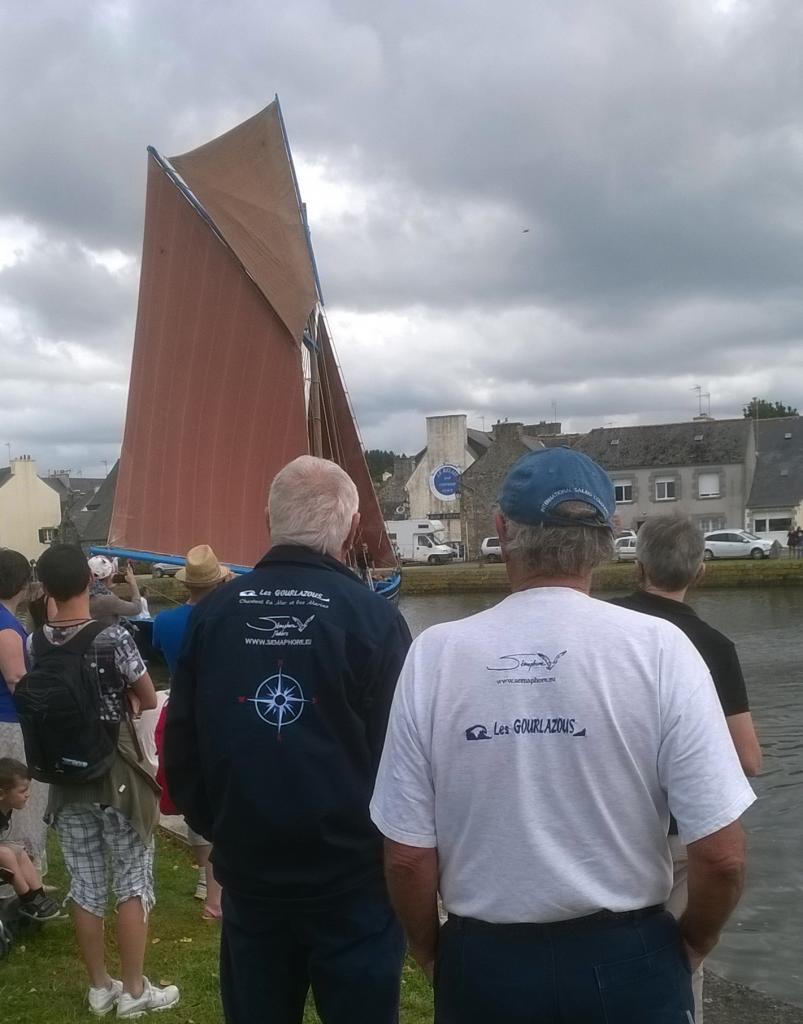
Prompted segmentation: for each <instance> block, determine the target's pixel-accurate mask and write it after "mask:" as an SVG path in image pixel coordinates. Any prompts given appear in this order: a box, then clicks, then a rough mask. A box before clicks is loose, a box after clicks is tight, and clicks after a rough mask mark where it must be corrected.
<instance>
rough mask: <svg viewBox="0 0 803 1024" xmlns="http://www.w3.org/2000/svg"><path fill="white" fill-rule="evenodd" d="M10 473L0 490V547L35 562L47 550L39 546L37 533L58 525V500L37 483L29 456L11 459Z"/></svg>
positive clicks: (42, 481) (40, 481)
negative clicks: (11, 549)
mask: <svg viewBox="0 0 803 1024" xmlns="http://www.w3.org/2000/svg"><path fill="white" fill-rule="evenodd" d="M11 473H12V475H11V477H10V478H9V479H8V480H6V482H5V483H4V484H3V485H2V487H0V547H3V548H13V549H14V550H15V551H21V552H22V554H23V555H25V557H26V558H38V557H39V555H41V554H42V552H43V551H44V550H45V549H46V548H47V547H48V545H47V544H42V543H41V542H40V540H39V530H40V529H41V528H42V527H44V526H51V527H54V528H55V527H58V525H59V523H60V522H61V503H60V502H59V496H58V494H57V493H56V492H55V491H54V490H53V488H52V487H49V486H48V485H47V484H46V483H45V482H44V480H40V479H39V477H38V476H37V473H36V463H35V462H34V461H33V459H31V458H30V456H22V457H21V458H19V459H13V460H12V462H11Z"/></svg>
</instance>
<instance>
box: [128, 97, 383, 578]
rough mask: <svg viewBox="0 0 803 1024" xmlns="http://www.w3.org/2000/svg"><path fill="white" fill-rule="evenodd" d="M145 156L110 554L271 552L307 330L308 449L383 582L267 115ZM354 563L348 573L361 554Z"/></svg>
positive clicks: (302, 433) (368, 497)
mask: <svg viewBox="0 0 803 1024" xmlns="http://www.w3.org/2000/svg"><path fill="white" fill-rule="evenodd" d="M150 153H151V155H150V159H149V165H148V193H147V202H146V213H145V237H144V242H143V253H142V272H141V279H140V294H139V311H138V316H137V328H136V338H135V344H134V357H133V365H132V369H131V384H130V391H129V397H128V412H127V416H126V426H125V435H124V440H123V451H122V455H121V457H120V469H119V482H118V487H117V493H116V497H115V503H114V511H113V514H112V523H111V528H110V534H109V547H110V548H111V549H115V551H114V553H122V552H123V551H130V552H137V553H152V554H157V555H165V556H181V555H183V554H184V553H185V552H186V551H187V550H188V549H189V548H190V547H192V546H193V545H195V544H200V543H208V544H211V545H212V547H213V548H214V549H215V551H216V553H217V555H218V557H219V558H220V559H221V560H222V561H223V562H226V563H229V564H232V565H251V564H253V563H254V561H255V560H256V559H257V558H258V556H259V555H260V553H261V552H262V551H263V550H264V549H265V546H266V544H267V541H268V538H267V534H266V527H265V522H264V511H263V510H264V507H265V503H266V495H267V489H268V487H269V485H270V482H271V481H272V479H273V477H274V476H275V474H276V473H277V472H278V471H279V470H280V469H281V468H282V467H283V466H285V465H286V464H287V463H288V462H289V461H291V460H292V459H294V458H295V457H296V456H297V455H301V454H303V453H305V452H307V451H309V450H310V444H309V439H308V429H309V426H310V421H309V419H308V416H307V410H306V401H305V385H304V373H303V363H302V341H303V339H304V335H305V332H306V333H307V335H308V342H309V343H311V341H310V339H311V337H312V335H314V334H315V333H316V329H315V325H316V324H318V325H319V332H318V333H319V334H320V337H319V339H318V343H319V346H320V353H319V355H318V356H317V357H316V356H315V355H314V354H313V356H312V358H311V363H312V366H313V371H312V372H313V377H314V383H312V382H311V384H310V388H311V394H312V395H313V396H314V401H313V403H312V405H313V410H312V424H313V430H312V433H313V435H314V437H315V444H314V445H313V446H312V447H313V450H314V451H315V453H316V454H320V455H322V456H324V457H326V458H331V459H333V460H334V461H336V462H337V463H338V464H339V465H341V466H342V467H343V469H345V470H346V472H347V473H349V474H350V476H351V477H352V479H353V480H354V482H355V484H356V485H357V488H358V490H359V492H360V501H361V511H362V524H363V529H362V536H361V537H360V545H362V544H363V543H364V544H365V546H366V549H367V550H366V553H367V561H368V563H369V565H370V566H373V567H376V568H379V569H384V568H394V567H396V564H397V562H396V558H395V555H394V552H393V548H392V545H391V544H390V541H389V540H388V537H387V534H386V533H385V528H384V523H383V521H382V515H381V511H380V508H379V504H378V502H377V499H376V494H375V492H374V489H373V485H372V483H371V478H370V475H369V473H368V468H367V466H366V464H365V458H364V455H363V450H362V444H361V442H360V438H359V434H358V432H357V428H356V425H355V423H354V419H353V414H352V411H351V407H350V405H349V401H348V396H347V394H346V391H345V388H344V385H343V381H342V379H341V376H340V370H339V367H338V365H337V361H336V359H335V355H334V351H333V349H332V346H331V343H330V340H329V337H328V335H327V334H326V330H325V321H324V319H323V316H322V315H320V313H319V312H316V308H317V309H318V310H320V309H321V299H320V294H319V288H318V286H317V280H316V274H315V268H314V263H313V257H312V249H311V245H310V242H309V237H308V234H307V228H306V223H305V218H304V214H303V206H302V204H301V200H300V196H299V193H298V185H297V182H296V179H295V173H294V170H293V164H292V159H291V156H290V151H289V147H288V144H287V139H286V136H285V133H284V125H283V123H282V118H281V112H280V110H279V103H278V100H275V101H274V102H273V103H272V104H270V106H268V107H266V108H265V109H264V110H263V111H261V112H260V113H259V114H256V115H255V116H254V117H252V118H249V119H248V120H247V121H245V122H244V123H243V124H241V125H238V126H237V127H236V128H233V129H232V130H231V131H229V132H226V133H225V134H224V135H221V136H220V137H219V138H217V139H214V140H213V141H212V142H209V143H206V144H205V145H203V146H200V147H199V148H198V149H195V150H192V151H191V152H189V153H185V154H184V155H183V156H178V157H174V158H172V159H171V160H169V161H168V160H164V159H163V158H162V157H160V156H159V155H158V154H157V153H155V151H153V150H151V151H150ZM318 373H319V374H320V386H318V377H317V375H318ZM321 427H325V432H326V441H325V443H323V442H321V443H320V444H319V443H318V440H319V434H320V432H321V430H320V428H321ZM356 554H357V558H356V560H355V561H356V563H359V562H360V557H359V556H360V555H361V554H362V547H361V546H360V547H359V549H358V551H357V553H356ZM363 568H364V566H363ZM395 586H396V589H398V579H397V580H396V583H395Z"/></svg>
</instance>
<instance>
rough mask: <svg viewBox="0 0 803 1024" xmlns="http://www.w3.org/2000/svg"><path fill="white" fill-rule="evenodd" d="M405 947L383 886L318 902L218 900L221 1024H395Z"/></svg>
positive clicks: (237, 896) (378, 884)
mask: <svg viewBox="0 0 803 1024" xmlns="http://www.w3.org/2000/svg"><path fill="white" fill-rule="evenodd" d="M404 952H405V943H404V935H403V933H402V930H401V926H400V925H399V923H398V921H397V920H396V916H395V914H394V913H393V910H392V908H391V906H390V902H389V900H388V896H387V891H386V889H385V886H384V883H381V882H372V883H371V884H368V885H364V886H360V887H359V888H357V889H353V890H350V891H349V892H347V893H341V894H339V895H337V896H334V897H328V898H326V899H321V900H292V901H291V900H288V901H261V900H254V899H250V898H248V897H245V896H243V895H240V894H232V893H231V892H230V891H229V890H228V889H226V890H224V893H223V924H222V930H221V943H220V988H221V995H222V998H223V1010H224V1013H225V1017H226V1021H227V1022H228V1024H262V1022H264V1024H301V1020H302V1018H303V1015H304V1003H305V1000H306V997H307V993H308V991H309V989H310V987H312V992H313V995H314V996H315V1005H316V1007H317V1010H318V1015H319V1017H320V1018H321V1021H322V1022H323V1024H397V1022H398V1019H399V989H400V983H401V971H402V963H403V960H404Z"/></svg>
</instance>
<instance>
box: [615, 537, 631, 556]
mask: <svg viewBox="0 0 803 1024" xmlns="http://www.w3.org/2000/svg"><path fill="white" fill-rule="evenodd" d="M613 557H614V559H615V560H616V561H617V562H635V560H636V538H635V536H633V537H620V538H619V539H618V540H617V541H616V543H615V544H614V547H613Z"/></svg>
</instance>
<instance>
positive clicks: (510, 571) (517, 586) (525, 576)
mask: <svg viewBox="0 0 803 1024" xmlns="http://www.w3.org/2000/svg"><path fill="white" fill-rule="evenodd" d="M507 578H508V579H509V580H510V588H511V590H512V591H513V593H514V594H517V593H519V591H522V590H536V589H538V588H541V587H563V588H564V589H566V590H577V591H579V592H580V593H581V594H588V593H590V592H591V574H590V573H589V575H588V576H539V575H537V574H536V573H528V572H526V571H518V570H517V569H516V567H515V566H514V565H512V564H511V563H510V562H508V563H507Z"/></svg>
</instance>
